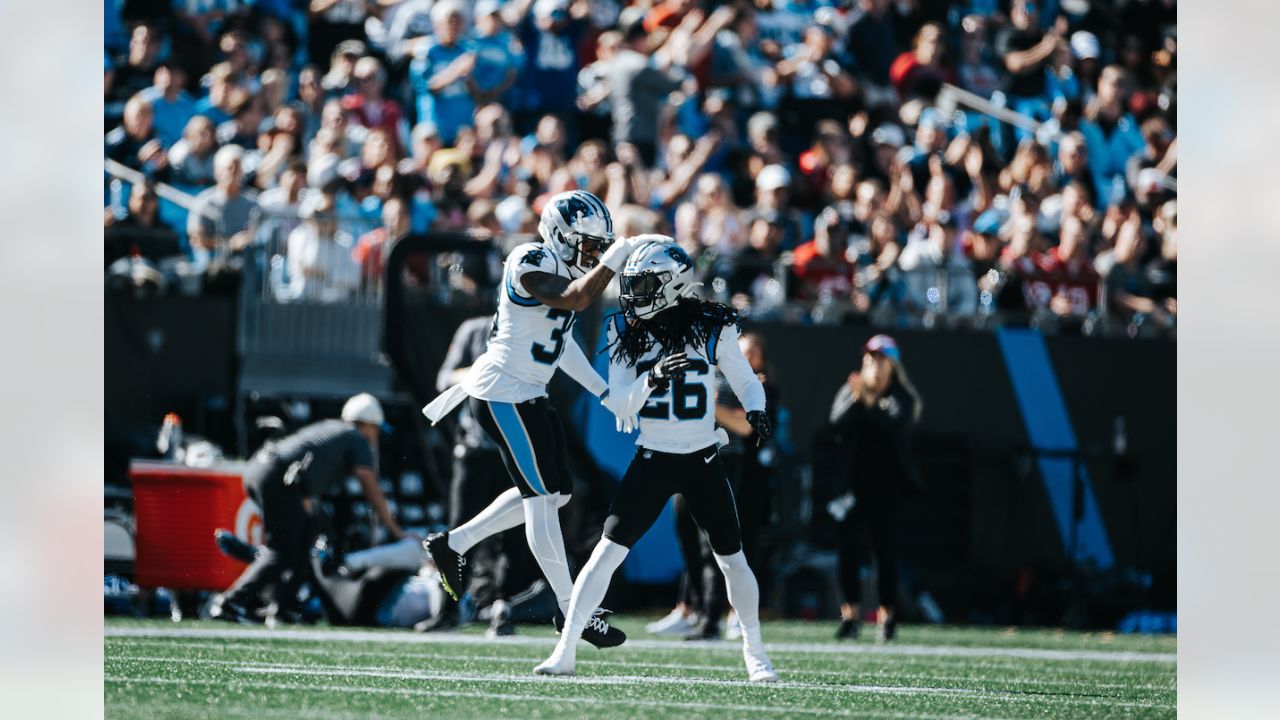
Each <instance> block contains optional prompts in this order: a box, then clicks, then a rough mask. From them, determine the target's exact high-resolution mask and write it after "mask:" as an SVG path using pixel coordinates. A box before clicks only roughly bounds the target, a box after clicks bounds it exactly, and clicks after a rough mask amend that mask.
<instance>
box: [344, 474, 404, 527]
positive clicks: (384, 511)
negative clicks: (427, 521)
mask: <svg viewBox="0 0 1280 720" xmlns="http://www.w3.org/2000/svg"><path fill="white" fill-rule="evenodd" d="M355 472H356V479H357V480H359V481H360V487H361V488H363V489H364V496H365V499H367V500H368V501H369V504H370V505H372V506H373V511H374V512H375V513H377V514H378V518H379V519H380V520H382V523H383V524H384V525H386V526H387V532H388V533H389V534H390V535H391V537H392V539H394V540H399V539H400V538H402V537H404V531H403V530H401V529H400V524H399V523H397V522H396V519H395V516H393V515H392V514H391V508H390V507H389V506H388V505H387V496H386V495H383V494H382V488H381V487H379V486H378V478H376V477H374V475H373V469H372V468H369V467H367V466H364V465H360V466H357V467H356V470H355Z"/></svg>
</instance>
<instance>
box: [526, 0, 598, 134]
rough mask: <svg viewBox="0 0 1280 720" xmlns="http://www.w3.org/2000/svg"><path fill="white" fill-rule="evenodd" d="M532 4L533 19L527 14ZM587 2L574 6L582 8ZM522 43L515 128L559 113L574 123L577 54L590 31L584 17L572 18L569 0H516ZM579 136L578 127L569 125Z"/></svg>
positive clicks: (527, 126)
mask: <svg viewBox="0 0 1280 720" xmlns="http://www.w3.org/2000/svg"><path fill="white" fill-rule="evenodd" d="M530 4H532V5H533V18H532V19H530V18H528V17H526V13H527V12H528V10H529V6H530ZM583 5H585V3H581V4H579V5H575V8H577V7H581V6H583ZM517 11H518V16H519V17H521V18H522V20H521V24H520V42H521V43H523V44H524V51H525V75H524V77H525V82H523V83H521V88H520V90H521V94H522V102H521V104H520V105H521V107H520V109H521V111H522V112H521V113H520V114H519V116H518V117H519V120H518V121H517V123H516V125H517V127H516V130H517V131H520V132H527V131H528V130H529V129H530V128H531V127H532V126H533V125H534V124H535V123H536V122H537V118H538V117H540V116H542V115H545V114H547V113H556V114H558V115H560V116H561V118H562V119H564V120H566V121H567V122H569V123H572V121H573V119H574V118H575V116H576V114H577V90H578V70H580V69H581V68H582V61H581V58H580V57H579V55H578V52H579V48H580V47H581V45H582V38H583V36H584V35H585V34H586V32H587V21H586V20H585V19H584V18H579V17H571V16H570V14H569V8H568V2H566V0H537V2H533V3H531V2H530V0H517ZM569 130H570V135H574V136H576V128H575V127H572V126H571V127H570V128H569Z"/></svg>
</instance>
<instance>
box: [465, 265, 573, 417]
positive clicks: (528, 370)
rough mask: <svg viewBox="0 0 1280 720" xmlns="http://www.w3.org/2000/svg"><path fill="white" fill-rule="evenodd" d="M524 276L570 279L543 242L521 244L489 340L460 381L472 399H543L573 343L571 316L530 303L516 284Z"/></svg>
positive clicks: (501, 291) (506, 277) (504, 281)
mask: <svg viewBox="0 0 1280 720" xmlns="http://www.w3.org/2000/svg"><path fill="white" fill-rule="evenodd" d="M527 272H544V273H550V274H552V275H559V276H561V277H564V278H566V279H568V278H569V270H568V268H567V267H565V264H564V262H563V261H562V260H560V258H558V257H555V256H554V254H553V253H552V252H551V251H550V250H549V249H547V247H546V246H545V245H543V244H542V243H537V242H531V243H525V244H523V245H519V246H517V247H516V248H515V249H514V250H512V251H511V254H510V255H507V259H506V262H505V263H504V264H503V272H502V286H501V287H500V288H499V289H498V293H499V296H498V313H497V315H496V316H495V319H494V325H495V327H494V334H493V337H491V338H490V339H489V348H488V349H487V350H486V351H485V353H484V354H483V355H481V356H480V357H479V358H477V359H476V361H475V363H474V364H473V365H472V366H471V371H470V372H469V373H468V374H467V377H466V379H465V380H463V382H462V387H463V389H464V390H466V392H467V394H468V395H470V396H472V397H475V398H478V399H480V400H494V401H497V402H510V403H517V402H524V401H526V400H532V399H533V398H538V397H545V396H546V394H547V383H549V382H550V381H551V376H552V375H554V374H555V371H556V367H557V366H558V365H559V364H560V359H561V357H562V355H563V353H564V349H565V345H566V343H568V342H571V341H572V338H573V335H572V333H571V330H572V328H573V320H574V313H573V312H572V311H570V310H557V309H555V308H550V307H547V306H546V305H543V304H542V303H541V302H539V301H537V300H536V299H534V298H533V297H532V296H531V295H530V294H529V293H528V292H527V291H526V290H525V289H524V286H523V285H521V284H520V279H521V278H522V277H524V274H525V273H527Z"/></svg>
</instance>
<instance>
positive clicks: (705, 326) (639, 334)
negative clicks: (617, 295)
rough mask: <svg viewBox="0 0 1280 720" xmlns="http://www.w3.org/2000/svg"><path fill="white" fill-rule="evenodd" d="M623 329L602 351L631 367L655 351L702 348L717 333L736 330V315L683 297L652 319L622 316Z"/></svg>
mask: <svg viewBox="0 0 1280 720" xmlns="http://www.w3.org/2000/svg"><path fill="white" fill-rule="evenodd" d="M623 318H624V320H625V325H624V326H623V328H622V330H621V331H620V332H619V333H618V336H617V337H616V338H615V339H614V341H613V342H612V343H611V344H610V345H609V346H607V347H606V348H605V349H606V350H609V351H610V357H611V358H612V359H613V360H615V361H619V362H624V363H626V365H627V366H628V367H635V364H636V363H638V362H640V358H642V357H644V355H645V353H647V352H649V351H650V350H652V349H653V348H655V347H659V348H663V349H666V350H669V351H676V352H678V351H680V350H683V349H684V348H685V346H687V345H692V346H693V347H697V348H704V349H705V348H706V347H707V343H708V342H710V341H711V338H713V337H716V336H717V335H719V333H720V329H721V328H724V327H727V326H729V325H733V326H734V327H736V328H738V329H739V330H741V329H742V325H741V324H740V323H739V321H738V311H736V310H734V309H733V308H731V307H729V306H728V305H723V304H721V303H718V302H712V301H710V300H699V299H698V298H693V297H685V298H680V299H679V300H678V301H677V302H676V306H675V307H673V308H670V309H668V310H665V311H663V312H660V313H658V314H657V315H655V316H654V317H652V318H649V319H647V320H645V319H636V318H629V317H626V315H623Z"/></svg>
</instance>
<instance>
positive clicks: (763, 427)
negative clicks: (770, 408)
mask: <svg viewBox="0 0 1280 720" xmlns="http://www.w3.org/2000/svg"><path fill="white" fill-rule="evenodd" d="M747 422H749V423H751V427H752V428H753V429H754V430H755V431H756V447H760V446H761V445H764V443H765V441H766V440H768V439H769V437H770V436H771V435H773V425H771V424H770V423H769V416H768V415H767V414H765V412H764V411H763V410H752V411H751V412H749V413H747Z"/></svg>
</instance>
